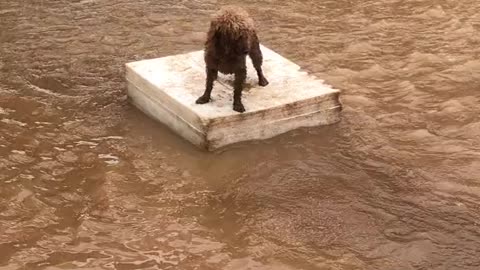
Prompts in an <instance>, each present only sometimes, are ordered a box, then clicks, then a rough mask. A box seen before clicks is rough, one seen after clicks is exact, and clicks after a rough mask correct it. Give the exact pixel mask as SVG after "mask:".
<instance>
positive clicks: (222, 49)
mask: <svg viewBox="0 0 480 270" xmlns="http://www.w3.org/2000/svg"><path fill="white" fill-rule="evenodd" d="M247 54H248V55H249V56H250V58H251V59H252V63H253V66H254V67H255V69H256V71H257V75H258V84H259V85H261V86H266V85H267V84H268V81H267V79H266V78H265V76H264V75H263V71H262V62H263V56H262V52H261V50H260V44H259V39H258V36H257V33H256V30H255V26H254V23H253V20H252V19H251V18H250V16H249V15H248V13H247V12H246V11H245V10H243V9H241V8H239V7H234V6H227V7H224V8H222V9H221V10H220V12H218V13H217V14H216V15H215V17H214V18H213V20H212V21H211V23H210V29H209V31H208V34H207V41H206V42H205V52H204V58H205V64H206V72H207V80H206V89H205V93H204V94H203V95H202V96H201V97H200V98H198V99H197V101H196V103H197V104H204V103H207V102H209V101H210V94H211V92H212V88H213V82H214V81H215V80H216V79H217V75H218V71H220V72H221V73H223V74H235V81H234V94H233V110H235V111H237V112H244V111H245V108H244V106H243V104H242V90H243V83H244V82H245V79H246V77H247V67H246V56H247Z"/></svg>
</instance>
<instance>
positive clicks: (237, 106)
mask: <svg viewBox="0 0 480 270" xmlns="http://www.w3.org/2000/svg"><path fill="white" fill-rule="evenodd" d="M233 110H234V111H236V112H239V113H243V112H245V107H243V104H242V103H236V104H233Z"/></svg>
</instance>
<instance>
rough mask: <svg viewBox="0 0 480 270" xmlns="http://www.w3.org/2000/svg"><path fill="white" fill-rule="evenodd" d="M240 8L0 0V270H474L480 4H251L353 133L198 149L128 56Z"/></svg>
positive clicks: (181, 47) (479, 235)
mask: <svg viewBox="0 0 480 270" xmlns="http://www.w3.org/2000/svg"><path fill="white" fill-rule="evenodd" d="M234 3H236V1H214V0H206V1H198V0H197V1H185V0H176V1H171V0H162V1H154V0H139V1H127V0H115V1H113V0H68V1H67V0H60V1H58V0H42V1H34V0H22V1H18V0H2V1H1V3H0V22H1V23H0V269H60V268H61V269H73V268H74V269H229V270H230V269H232V270H233V269H480V256H479V254H480V118H479V113H480V107H479V106H478V104H480V32H479V30H480V2H478V1H475V0H455V1H454V0H439V1H433V0H375V1H374V0H363V1H360V0H325V1H317V0H305V1H299V0H293V1H274V0H260V1H251V0H248V1H242V2H241V5H242V6H243V7H245V8H246V9H247V10H248V11H249V12H250V13H251V15H252V16H253V17H254V18H255V20H256V21H257V24H258V28H259V32H260V37H261V40H262V42H263V43H264V44H265V45H267V46H268V47H270V48H272V49H274V50H276V51H278V52H279V53H281V54H282V55H284V56H286V57H288V58H289V59H291V60H293V61H295V62H297V63H298V64H299V65H301V66H302V67H303V68H304V69H305V70H308V71H309V72H311V73H313V74H315V75H317V76H319V77H321V78H323V79H325V80H326V81H327V82H328V83H329V84H331V85H333V86H334V87H335V88H338V89H341V90H342V91H343V92H342V103H343V104H344V111H343V113H342V121H341V122H340V123H338V124H336V125H332V126H328V127H318V128H309V129H302V130H297V131H293V132H289V133H288V134H285V135H282V136H279V137H276V138H273V139H270V140H266V141H261V142H249V143H242V144H238V145H235V146H232V147H228V148H226V149H223V150H221V151H219V152H216V153H204V152H201V151H197V150H196V149H194V148H193V147H192V146H191V145H190V144H188V143H186V142H184V141H183V140H181V139H180V138H178V137H177V136H175V135H174V134H173V133H172V132H170V131H169V130H168V129H166V128H165V127H163V126H161V125H159V124H157V123H155V122H154V121H152V120H149V119H148V118H147V117H146V116H145V115H143V114H142V113H140V112H138V110H136V109H134V108H132V106H131V105H129V104H128V102H127V101H126V99H125V81H124V67H123V64H124V63H126V62H130V61H134V60H140V59H145V58H152V57H160V56H165V55H170V54H174V53H181V52H187V51H191V50H197V49H199V48H201V46H202V42H203V39H204V35H205V30H206V29H207V27H208V18H209V15H210V14H211V13H212V12H213V11H214V10H215V9H216V8H217V7H218V6H219V5H224V4H234ZM267 76H268V74H267ZM269 79H270V80H274V79H275V78H269ZM201 90H202V89H199V91H201Z"/></svg>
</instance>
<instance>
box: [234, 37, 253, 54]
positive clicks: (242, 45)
mask: <svg viewBox="0 0 480 270" xmlns="http://www.w3.org/2000/svg"><path fill="white" fill-rule="evenodd" d="M236 44H237V53H238V54H248V52H249V51H250V38H249V36H248V35H241V36H240V37H239V39H238V40H237V42H236Z"/></svg>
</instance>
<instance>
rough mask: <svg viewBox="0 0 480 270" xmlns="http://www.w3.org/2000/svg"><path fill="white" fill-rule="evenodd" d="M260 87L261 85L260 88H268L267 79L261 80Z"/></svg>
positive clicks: (259, 81)
mask: <svg viewBox="0 0 480 270" xmlns="http://www.w3.org/2000/svg"><path fill="white" fill-rule="evenodd" d="M258 85H260V86H267V85H268V81H267V79H265V78H261V79H260V80H258Z"/></svg>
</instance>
